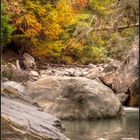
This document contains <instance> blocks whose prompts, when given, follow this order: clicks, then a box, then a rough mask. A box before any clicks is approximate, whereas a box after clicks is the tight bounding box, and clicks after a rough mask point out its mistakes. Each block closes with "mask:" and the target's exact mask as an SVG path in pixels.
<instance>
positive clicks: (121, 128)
mask: <svg viewBox="0 0 140 140" xmlns="http://www.w3.org/2000/svg"><path fill="white" fill-rule="evenodd" d="M63 124H64V126H65V128H66V131H65V135H66V136H68V137H69V138H70V139H71V140H98V138H103V139H105V140H123V139H124V138H135V139H138V138H139V112H138V111H135V112H134V111H133V112H127V114H126V116H124V117H121V118H115V119H105V120H90V121H83V120H81V121H78V120H75V121H63Z"/></svg>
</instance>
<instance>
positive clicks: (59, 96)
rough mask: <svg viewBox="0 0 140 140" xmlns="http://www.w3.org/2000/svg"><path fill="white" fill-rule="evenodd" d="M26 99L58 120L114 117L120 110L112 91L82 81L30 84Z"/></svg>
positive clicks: (48, 80)
mask: <svg viewBox="0 0 140 140" xmlns="http://www.w3.org/2000/svg"><path fill="white" fill-rule="evenodd" d="M27 93H28V95H29V96H30V97H31V98H32V99H34V102H36V103H37V104H38V105H39V106H40V107H42V108H44V111H46V112H48V113H50V114H52V115H55V116H56V117H58V118H61V119H96V118H108V117H116V116H118V115H121V114H122V111H123V108H122V105H121V103H120V101H119V99H118V98H116V96H115V95H114V93H113V91H112V90H111V89H110V88H108V87H107V86H105V85H103V84H102V83H99V82H98V81H97V80H90V79H87V78H83V77H47V78H43V79H39V80H37V81H35V82H30V83H28V85H27Z"/></svg>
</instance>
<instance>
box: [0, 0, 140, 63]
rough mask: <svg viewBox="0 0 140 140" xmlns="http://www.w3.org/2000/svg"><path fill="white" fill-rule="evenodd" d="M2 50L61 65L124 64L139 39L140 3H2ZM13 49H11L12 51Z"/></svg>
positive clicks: (132, 0) (67, 0)
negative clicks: (117, 62) (26, 53)
mask: <svg viewBox="0 0 140 140" xmlns="http://www.w3.org/2000/svg"><path fill="white" fill-rule="evenodd" d="M1 6H2V16H1V20H2V28H1V36H2V50H3V52H5V51H6V48H7V46H10V45H11V44H12V46H14V48H16V49H17V52H18V55H19V57H22V55H23V53H24V52H28V53H29V54H31V55H32V56H34V57H35V58H36V59H43V60H45V61H46V62H49V63H59V64H89V63H93V64H96V63H102V62H106V61H108V60H109V59H118V60H123V59H124V57H125V56H126V54H127V53H128V50H130V48H131V46H132V45H131V44H132V42H133V40H134V37H135V36H136V35H137V34H138V28H137V27H138V26H139V25H138V21H139V19H138V18H139V16H138V15H139V7H138V0H2V5H1ZM9 44H10V45H9Z"/></svg>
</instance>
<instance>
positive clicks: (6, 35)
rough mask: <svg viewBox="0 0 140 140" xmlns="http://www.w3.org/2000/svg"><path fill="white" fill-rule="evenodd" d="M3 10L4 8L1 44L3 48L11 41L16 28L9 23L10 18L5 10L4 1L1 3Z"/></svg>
mask: <svg viewBox="0 0 140 140" xmlns="http://www.w3.org/2000/svg"><path fill="white" fill-rule="evenodd" d="M1 10H2V15H1V21H2V25H1V45H2V48H4V47H5V46H6V45H7V44H8V43H10V42H11V39H12V32H13V30H14V28H13V27H12V26H11V24H10V23H9V22H10V18H9V16H8V15H7V14H6V12H5V5H4V4H3V3H2V4H1Z"/></svg>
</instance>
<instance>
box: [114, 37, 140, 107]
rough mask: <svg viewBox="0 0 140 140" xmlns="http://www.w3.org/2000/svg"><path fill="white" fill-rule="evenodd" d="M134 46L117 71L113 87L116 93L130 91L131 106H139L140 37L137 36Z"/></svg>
mask: <svg viewBox="0 0 140 140" xmlns="http://www.w3.org/2000/svg"><path fill="white" fill-rule="evenodd" d="M132 45H133V48H132V50H131V51H130V53H129V54H128V56H127V57H126V59H125V61H124V62H123V64H122V65H121V66H120V68H118V69H117V70H116V72H115V75H114V78H113V88H114V91H116V93H121V92H124V93H129V94H130V100H129V106H138V98H139V90H138V87H139V84H138V83H139V62H138V61H139V38H138V37H136V38H135V41H134V43H133V44H132Z"/></svg>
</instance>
